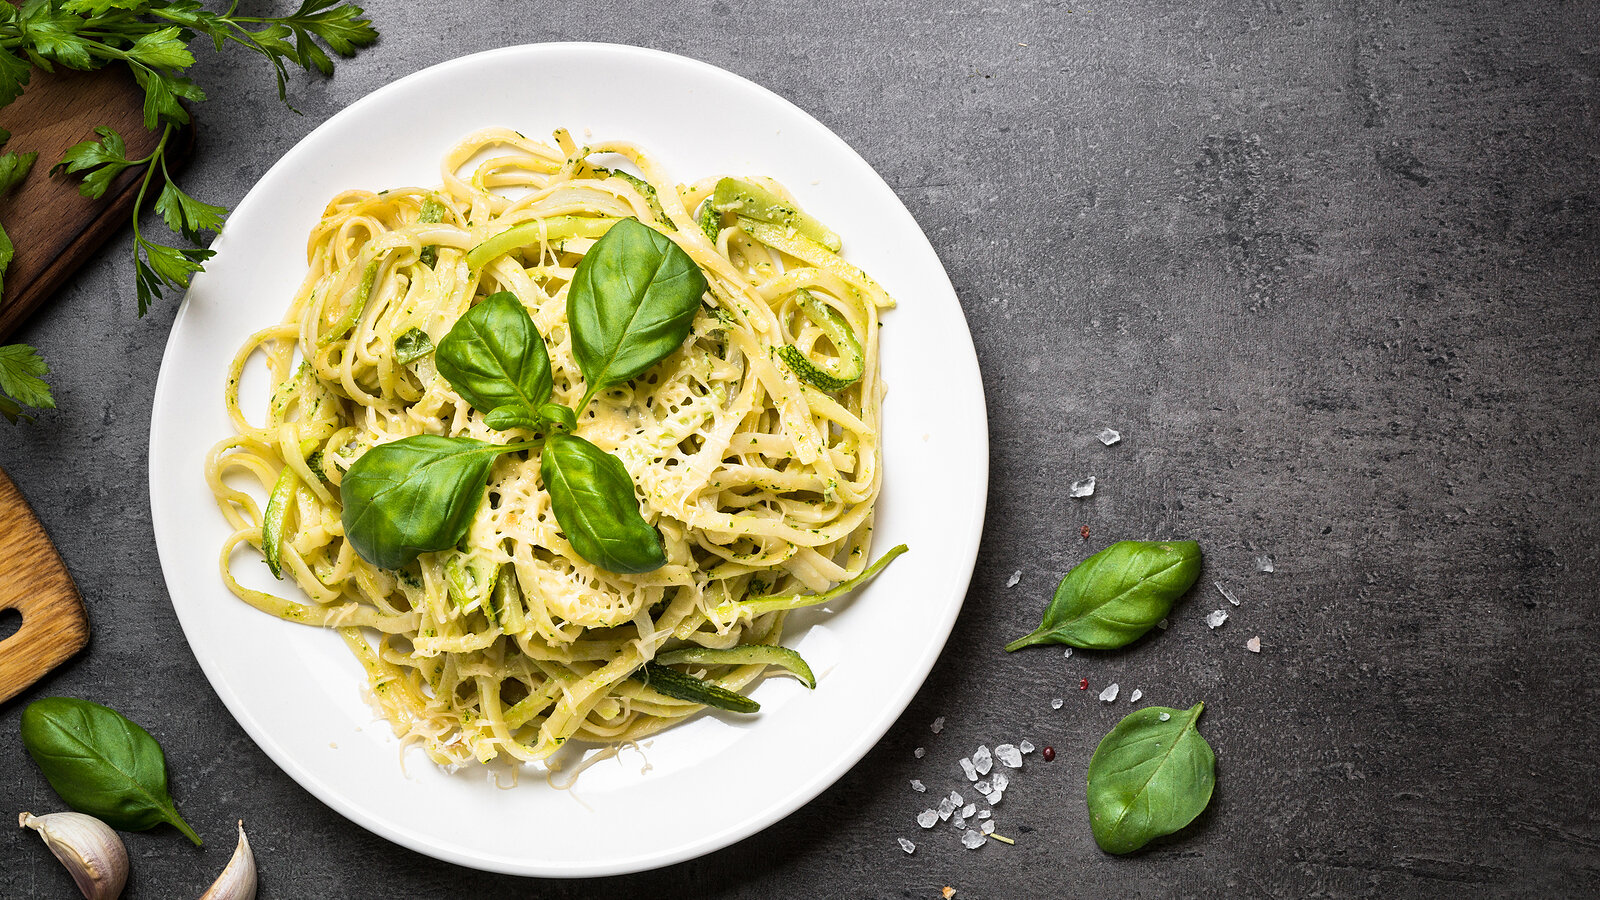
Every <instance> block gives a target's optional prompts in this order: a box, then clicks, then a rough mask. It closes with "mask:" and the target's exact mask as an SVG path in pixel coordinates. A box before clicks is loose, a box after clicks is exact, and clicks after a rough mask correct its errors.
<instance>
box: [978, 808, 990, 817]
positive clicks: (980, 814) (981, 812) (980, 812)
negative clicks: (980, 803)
mask: <svg viewBox="0 0 1600 900" xmlns="http://www.w3.org/2000/svg"><path fill="white" fill-rule="evenodd" d="M990 815H991V813H990V812H989V811H988V810H987V809H980V810H978V818H980V819H987V818H989V816H990Z"/></svg>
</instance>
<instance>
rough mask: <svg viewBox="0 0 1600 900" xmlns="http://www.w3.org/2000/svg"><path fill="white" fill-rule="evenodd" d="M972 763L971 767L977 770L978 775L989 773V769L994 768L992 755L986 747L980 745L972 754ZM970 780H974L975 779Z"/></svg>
mask: <svg viewBox="0 0 1600 900" xmlns="http://www.w3.org/2000/svg"><path fill="white" fill-rule="evenodd" d="M972 765H973V768H975V769H977V770H978V774H979V775H987V774H989V770H990V769H992V768H994V756H993V754H991V753H990V752H989V748H988V747H986V746H980V747H979V748H978V752H976V753H974V754H972ZM971 780H973V781H976V780H977V779H976V778H974V779H971Z"/></svg>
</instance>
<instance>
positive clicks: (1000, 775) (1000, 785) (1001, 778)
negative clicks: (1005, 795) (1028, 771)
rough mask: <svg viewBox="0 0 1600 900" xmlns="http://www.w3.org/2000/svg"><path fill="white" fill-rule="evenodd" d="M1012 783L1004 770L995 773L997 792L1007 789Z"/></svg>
mask: <svg viewBox="0 0 1600 900" xmlns="http://www.w3.org/2000/svg"><path fill="white" fill-rule="evenodd" d="M1010 784H1011V779H1010V778H1009V777H1007V776H1006V773H1004V772H996V773H994V790H995V792H996V793H998V792H1000V791H1003V790H1005V789H1006V788H1007V787H1009V786H1010Z"/></svg>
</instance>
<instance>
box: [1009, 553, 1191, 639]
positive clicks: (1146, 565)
mask: <svg viewBox="0 0 1600 900" xmlns="http://www.w3.org/2000/svg"><path fill="white" fill-rule="evenodd" d="M1199 577H1200V545H1199V544H1197V543H1195V542H1194V541H1118V542H1117V543H1115V544H1112V545H1111V546H1109V547H1107V548H1105V549H1104V550H1101V551H1100V552H1099V553H1096V554H1095V555H1093V556H1091V557H1089V558H1088V559H1086V560H1084V561H1083V562H1081V563H1078V564H1077V565H1076V566H1074V567H1073V568H1072V571H1070V572H1068V573H1067V576H1066V577H1065V578H1063V579H1061V586H1060V587H1058V588H1056V596H1055V599H1054V600H1051V601H1050V606H1049V607H1048V608H1047V609H1046V610H1045V612H1044V624H1042V625H1040V626H1039V627H1038V628H1036V629H1034V631H1033V633H1031V634H1028V635H1026V636H1025V637H1020V638H1018V639H1016V640H1014V641H1012V642H1011V643H1009V644H1007V645H1006V649H1007V650H1018V649H1021V648H1023V647H1027V646H1030V645H1033V644H1068V645H1070V646H1073V647H1083V648H1086V649H1090V650H1110V649H1112V648H1115V647H1122V646H1125V645H1127V644H1131V643H1133V642H1134V641H1136V640H1138V639H1139V637H1140V635H1143V634H1144V633H1145V632H1146V631H1149V630H1150V629H1151V628H1153V627H1155V624H1156V623H1157V622H1160V621H1161V620H1162V619H1164V618H1166V617H1167V613H1168V612H1171V610H1172V604H1173V602H1174V601H1175V600H1177V599H1178V598H1179V597H1181V596H1183V594H1184V592H1185V591H1187V590H1189V588H1190V587H1191V586H1193V585H1194V582H1195V579H1197V578H1199Z"/></svg>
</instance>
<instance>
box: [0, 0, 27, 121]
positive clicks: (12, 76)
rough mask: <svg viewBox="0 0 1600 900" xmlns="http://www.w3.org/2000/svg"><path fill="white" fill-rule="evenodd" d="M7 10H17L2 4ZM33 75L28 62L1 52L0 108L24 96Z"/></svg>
mask: <svg viewBox="0 0 1600 900" xmlns="http://www.w3.org/2000/svg"><path fill="white" fill-rule="evenodd" d="M0 5H3V6H5V8H6V9H11V10H15V7H13V6H11V5H10V4H0ZM32 74H33V68H32V67H31V66H29V65H28V61H27V60H25V59H20V58H18V57H17V56H15V55H13V54H10V53H4V52H0V106H4V105H6V104H8V103H10V102H11V101H13V100H15V99H17V98H18V97H20V96H22V89H23V88H24V87H26V86H27V84H28V76H30V75H32Z"/></svg>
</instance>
